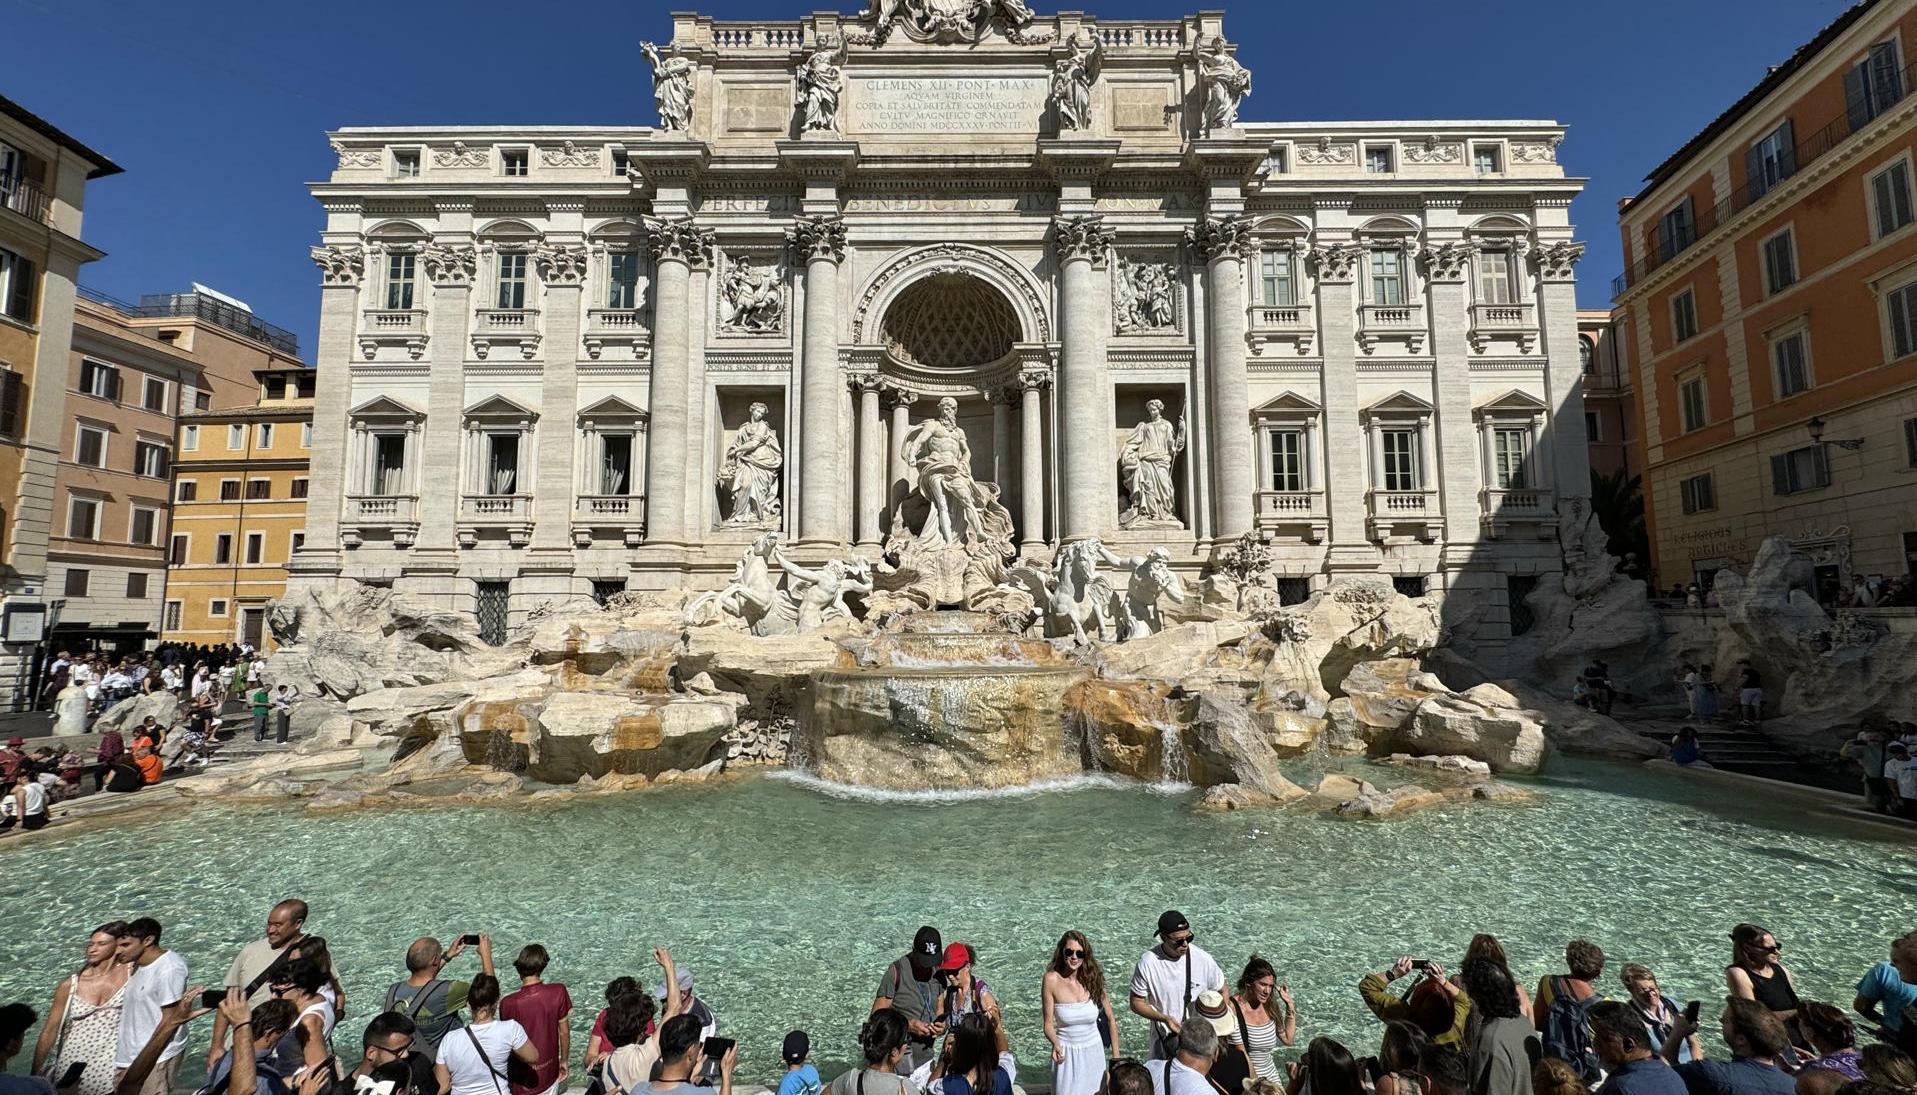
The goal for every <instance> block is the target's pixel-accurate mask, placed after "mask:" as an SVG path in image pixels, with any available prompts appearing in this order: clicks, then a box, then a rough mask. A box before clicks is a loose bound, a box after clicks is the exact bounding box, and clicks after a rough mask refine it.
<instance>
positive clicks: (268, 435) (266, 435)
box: [254, 422, 273, 449]
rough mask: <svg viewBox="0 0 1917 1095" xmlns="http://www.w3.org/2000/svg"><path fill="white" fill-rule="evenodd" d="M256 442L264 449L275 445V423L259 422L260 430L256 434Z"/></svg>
mask: <svg viewBox="0 0 1917 1095" xmlns="http://www.w3.org/2000/svg"><path fill="white" fill-rule="evenodd" d="M254 443H255V444H257V445H258V446H259V447H260V448H262V449H270V448H272V447H273V424H272V423H271V422H262V423H260V424H259V426H258V432H257V433H256V434H254Z"/></svg>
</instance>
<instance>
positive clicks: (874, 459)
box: [852, 373, 886, 546]
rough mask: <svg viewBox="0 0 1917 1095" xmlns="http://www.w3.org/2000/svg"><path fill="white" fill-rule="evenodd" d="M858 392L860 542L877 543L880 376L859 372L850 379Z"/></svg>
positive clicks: (881, 463) (882, 495)
mask: <svg viewBox="0 0 1917 1095" xmlns="http://www.w3.org/2000/svg"><path fill="white" fill-rule="evenodd" d="M852 388H853V390H854V391H856V392H858V393H859V493H858V506H859V521H858V525H859V543H860V544H870V545H874V546H876V545H877V544H878V542H879V514H881V513H883V512H884V511H885V508H886V490H885V487H884V485H883V480H884V479H885V442H884V441H882V440H880V438H879V378H878V374H876V373H860V374H858V375H856V376H854V377H853V378H852Z"/></svg>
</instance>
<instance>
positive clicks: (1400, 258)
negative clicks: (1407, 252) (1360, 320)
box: [1371, 247, 1404, 304]
mask: <svg viewBox="0 0 1917 1095" xmlns="http://www.w3.org/2000/svg"><path fill="white" fill-rule="evenodd" d="M1371 303H1373V304H1403V303H1404V252H1403V251H1400V250H1399V249H1398V248H1396V247H1373V248H1372V249H1371Z"/></svg>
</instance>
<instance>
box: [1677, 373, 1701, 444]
mask: <svg viewBox="0 0 1917 1095" xmlns="http://www.w3.org/2000/svg"><path fill="white" fill-rule="evenodd" d="M1677 398H1678V413H1679V416H1680V417H1681V418H1682V420H1683V426H1684V432H1685V433H1690V432H1691V431H1692V430H1701V429H1703V428H1704V426H1705V425H1706V424H1707V423H1708V421H1709V419H1708V417H1707V416H1706V414H1705V406H1704V378H1703V377H1701V376H1694V377H1692V378H1690V379H1689V380H1686V381H1683V382H1682V383H1680V384H1679V385H1678V386H1677Z"/></svg>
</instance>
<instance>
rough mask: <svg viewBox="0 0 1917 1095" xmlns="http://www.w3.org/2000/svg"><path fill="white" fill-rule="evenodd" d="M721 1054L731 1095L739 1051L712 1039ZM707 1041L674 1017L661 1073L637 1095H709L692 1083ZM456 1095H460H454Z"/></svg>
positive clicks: (685, 1019) (664, 1030) (693, 1024)
mask: <svg viewBox="0 0 1917 1095" xmlns="http://www.w3.org/2000/svg"><path fill="white" fill-rule="evenodd" d="M710 1044H711V1045H712V1047H713V1049H715V1050H717V1051H719V1083H718V1085H717V1086H718V1095H732V1070H733V1067H734V1066H735V1065H737V1064H738V1062H739V1047H738V1046H737V1045H735V1044H733V1042H732V1040H731V1039H730V1038H713V1039H711V1040H710ZM707 1045H708V1042H707V1041H702V1040H701V1039H700V1037H699V1018H698V1016H695V1015H675V1016H673V1017H672V1018H670V1019H668V1020H666V1022H665V1025H664V1026H661V1027H660V1028H659V1070H658V1074H657V1076H656V1077H655V1078H654V1079H653V1080H652V1081H651V1082H650V1083H646V1084H642V1085H640V1087H639V1089H638V1092H637V1095H648V1093H649V1095H709V1093H710V1090H711V1089H709V1088H701V1087H700V1086H699V1085H698V1084H696V1083H694V1082H693V1077H695V1076H697V1075H699V1074H700V1072H701V1071H703V1069H704V1066H705V1059H706V1046H707ZM454 1095H459V1093H458V1092H454Z"/></svg>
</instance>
